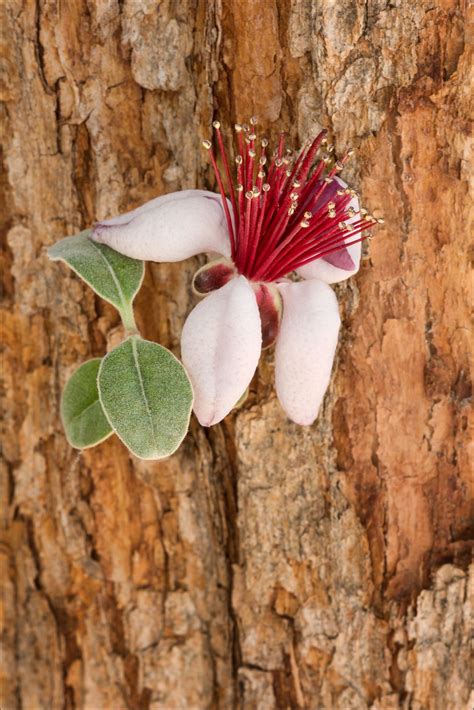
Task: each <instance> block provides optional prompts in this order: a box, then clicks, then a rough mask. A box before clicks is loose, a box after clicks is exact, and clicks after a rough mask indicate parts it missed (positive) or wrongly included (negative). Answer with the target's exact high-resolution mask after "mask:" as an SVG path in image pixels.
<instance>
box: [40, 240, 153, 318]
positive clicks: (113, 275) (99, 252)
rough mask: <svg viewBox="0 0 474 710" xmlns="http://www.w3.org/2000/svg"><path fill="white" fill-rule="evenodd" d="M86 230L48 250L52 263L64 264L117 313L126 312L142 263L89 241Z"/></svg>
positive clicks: (139, 282) (134, 290) (137, 284)
mask: <svg viewBox="0 0 474 710" xmlns="http://www.w3.org/2000/svg"><path fill="white" fill-rule="evenodd" d="M90 235H91V230H90V229H86V230H85V231H83V232H81V233H80V234H76V235H75V236H73V237H66V238H65V239H61V241H59V242H56V244H53V246H52V247H50V248H49V249H48V256H49V258H50V259H52V260H53V261H64V262H65V263H66V264H68V266H70V267H71V269H72V270H73V271H74V272H75V273H76V274H78V276H80V277H81V278H82V279H83V280H84V281H85V282H86V283H87V284H88V285H89V286H90V287H91V288H92V289H93V290H94V291H95V292H96V293H97V294H98V295H99V296H102V298H104V299H105V300H106V301H109V303H111V304H112V305H114V306H115V307H116V308H118V309H119V311H128V310H129V308H130V304H131V303H132V301H133V299H134V297H135V295H136V293H137V291H138V289H139V288H140V286H141V283H142V281H143V276H144V273H145V265H144V263H143V261H138V260H137V259H131V258H130V257H128V256H123V254H119V253H118V252H116V251H114V250H113V249H110V247H108V246H106V245H105V244H98V243H97V242H94V241H92V239H90Z"/></svg>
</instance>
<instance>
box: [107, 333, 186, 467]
mask: <svg viewBox="0 0 474 710" xmlns="http://www.w3.org/2000/svg"><path fill="white" fill-rule="evenodd" d="M97 383H98V387H99V395H100V401H101V403H102V406H103V408H104V411H105V414H106V416H107V418H108V420H109V422H110V424H111V426H112V427H113V429H114V431H115V433H116V434H117V436H119V438H120V439H121V440H122V441H123V443H124V444H125V445H126V446H127V447H128V448H129V449H130V451H131V452H132V453H133V454H135V456H138V457H139V458H142V459H161V458H164V457H165V456H169V455H170V454H172V453H173V452H174V451H176V449H177V448H178V446H179V445H180V443H181V442H182V440H183V439H184V437H185V435H186V432H187V430H188V425H189V417H190V415H191V408H192V405H193V390H192V386H191V383H190V380H189V378H188V376H187V374H186V370H185V369H184V367H183V365H182V364H181V363H180V362H179V360H177V358H175V356H174V355H173V354H172V353H171V352H170V351H169V350H167V349H166V348H164V347H162V346H161V345H158V344H157V343H151V342H150V341H148V340H142V339H141V338H140V337H138V336H132V337H130V338H128V339H127V340H126V341H125V342H123V343H121V344H120V345H119V346H118V347H116V348H115V349H114V350H112V351H111V352H110V353H108V355H106V356H105V358H104V359H103V360H102V364H101V366H100V370H99V376H98V380H97Z"/></svg>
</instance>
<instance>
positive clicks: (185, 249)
mask: <svg viewBox="0 0 474 710" xmlns="http://www.w3.org/2000/svg"><path fill="white" fill-rule="evenodd" d="M92 239H94V240H95V241H97V242H101V243H102V244H107V246H109V247H111V248H112V249H115V250H116V251H118V252H120V253H121V254H125V255H126V256H130V257H133V258H135V259H143V260H144V261H182V260H183V259H187V258H189V257H190V256H194V255H195V254H200V253H201V252H206V251H212V252H217V253H218V254H222V255H223V256H230V241H229V233H228V229H227V223H226V219H225V215H224V210H223V209H222V201H221V197H220V196H219V195H216V194H215V193H214V192H207V191H206V190H183V191H182V192H173V193H171V194H169V195H162V196H161V197H156V198H155V199H154V200H150V202H146V203H145V204H144V205H141V207H137V209H135V210H132V211H131V212H127V213H126V214H123V215H120V216H118V217H114V218H112V219H109V220H105V221H103V222H99V223H98V224H96V225H95V227H94V230H93V232H92Z"/></svg>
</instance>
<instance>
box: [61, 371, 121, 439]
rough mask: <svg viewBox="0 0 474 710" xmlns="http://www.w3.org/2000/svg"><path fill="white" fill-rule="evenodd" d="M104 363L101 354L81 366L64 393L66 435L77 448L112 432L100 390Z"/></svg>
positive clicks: (63, 409)
mask: <svg viewBox="0 0 474 710" xmlns="http://www.w3.org/2000/svg"><path fill="white" fill-rule="evenodd" d="M100 363H101V358H94V359H93V360H88V361H87V362H85V363H84V364H83V365H81V366H80V367H78V369H77V370H76V371H75V372H74V373H73V374H72V375H71V377H70V378H69V380H68V382H67V384H66V387H65V388H64V391H63V394H62V397H61V419H62V422H63V426H64V430H65V432H66V437H67V439H68V441H69V443H70V444H71V446H73V447H74V448H76V449H86V448H88V447H89V446H95V445H96V444H99V443H100V442H101V441H104V440H105V439H107V437H109V436H110V435H111V434H112V427H111V426H110V424H109V422H108V421H107V418H106V416H105V414H104V411H103V409H102V405H101V403H100V401H99V392H98V390H97V374H98V372H99V367H100Z"/></svg>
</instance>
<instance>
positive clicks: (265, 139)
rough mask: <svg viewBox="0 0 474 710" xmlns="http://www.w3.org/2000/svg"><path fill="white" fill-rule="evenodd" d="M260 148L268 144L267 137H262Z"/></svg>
mask: <svg viewBox="0 0 474 710" xmlns="http://www.w3.org/2000/svg"><path fill="white" fill-rule="evenodd" d="M260 145H261V146H262V148H266V147H267V145H268V138H262V140H261V144H260Z"/></svg>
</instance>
